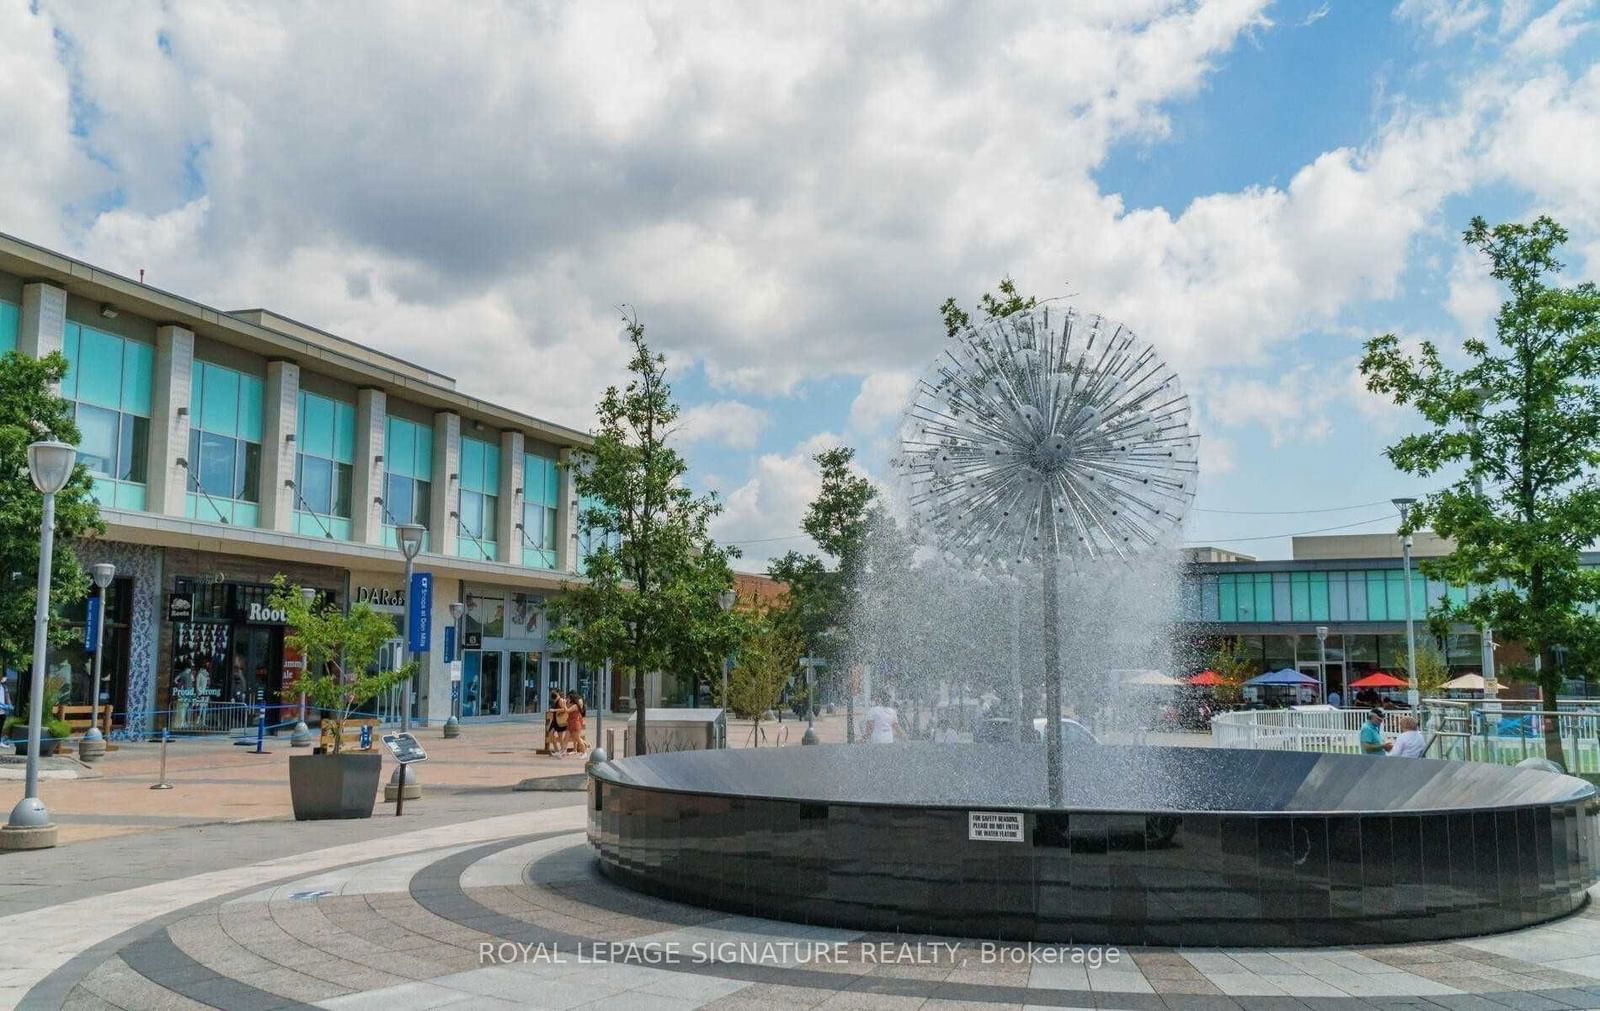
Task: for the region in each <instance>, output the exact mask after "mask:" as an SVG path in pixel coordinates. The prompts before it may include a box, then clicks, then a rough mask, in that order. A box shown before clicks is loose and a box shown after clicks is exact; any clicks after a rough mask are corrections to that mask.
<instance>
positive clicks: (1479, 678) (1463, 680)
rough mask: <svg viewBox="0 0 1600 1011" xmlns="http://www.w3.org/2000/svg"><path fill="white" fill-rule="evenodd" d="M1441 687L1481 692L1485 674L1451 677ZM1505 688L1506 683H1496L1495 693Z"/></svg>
mask: <svg viewBox="0 0 1600 1011" xmlns="http://www.w3.org/2000/svg"><path fill="white" fill-rule="evenodd" d="M1439 687H1440V688H1443V689H1446V690H1447V691H1452V692H1481V691H1483V675H1482V674H1463V675H1461V676H1460V677H1458V678H1451V679H1450V680H1449V681H1446V682H1445V683H1444V684H1442V685H1440V686H1439ZM1505 690H1506V686H1505V685H1501V684H1497V685H1495V694H1499V693H1500V692H1503V691H1505Z"/></svg>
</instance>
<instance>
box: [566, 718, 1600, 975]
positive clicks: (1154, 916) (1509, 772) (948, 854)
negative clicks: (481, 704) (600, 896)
mask: <svg viewBox="0 0 1600 1011" xmlns="http://www.w3.org/2000/svg"><path fill="white" fill-rule="evenodd" d="M1043 762H1044V755H1043V749H1042V748H1041V747H1037V746H1010V745H1006V746H999V745H981V744H973V745H932V744H923V743H902V744H893V745H853V746H852V745H836V746H817V747H808V748H781V749H780V748H773V749H770V750H737V751H693V752H675V753H666V754H656V755H645V756H640V757H635V758H627V759H621V760H618V761H612V762H606V763H604V764H601V765H597V766H595V767H594V769H593V776H592V778H591V780H590V785H589V791H590V792H589V840H590V842H591V844H592V845H593V846H594V849H595V851H596V853H597V854H598V857H599V865H600V869H601V871H602V873H604V874H605V875H606V876H607V877H608V878H611V879H613V880H615V881H618V882H620V883H622V884H625V885H627V886H629V887H632V888H635V889H638V890H639V891H643V892H647V893H650V894H652V895H657V896H662V897H665V898H670V899H675V900H679V901H683V902H688V903H693V904H695V905H700V906H707V907H711V908H715V909H723V910H727V911H729V912H733V913H740V914H745V915H750V916H760V917H769V918H773V919H782V920H793V921H797V922H802V923H812V924H825V925H829V926H835V927H849V928H856V929H862V930H875V931H904V932H914V933H933V934H947V935H957V936H967V937H980V938H995V939H1005V940H1038V941H1058V942H1069V943H1077V944H1085V943H1095V944H1127V945H1146V944H1148V945H1184V946H1236V945H1237V946H1263V945H1348V944H1371V943H1390V942H1400V941H1422V940H1436V939H1442V938H1450V937H1462V936H1468V935H1473V934H1484V933H1491V932H1495V931H1501V930H1509V929H1512V928H1515V927H1522V926H1527V925H1529V924H1533V923H1539V922H1541V921H1544V920H1549V919H1552V918H1554V917H1558V916H1561V915H1563V914H1566V913H1569V912H1571V911H1573V910H1575V909H1577V908H1578V907H1579V906H1581V905H1582V904H1583V902H1584V900H1585V896H1586V894H1587V889H1588V888H1589V886H1590V885H1592V884H1594V883H1595V880H1596V868H1597V866H1600V830H1597V819H1600V795H1597V792H1596V790H1595V787H1594V786H1592V785H1590V784H1589V783H1588V782H1586V781H1584V780H1581V779H1577V778H1574V777H1572V776H1563V775H1556V774H1552V773H1549V772H1543V771H1538V770H1532V769H1512V768H1505V767H1501V766H1494V765H1487V764H1482V763H1471V762H1444V761H1434V760H1430V759H1389V758H1373V757H1363V756H1357V755H1327V754H1309V753H1302V752H1283V751H1249V750H1233V749H1226V750H1225V749H1206V748H1156V747H1147V748H1131V747H1112V746H1101V747H1093V746H1090V747H1082V748H1071V749H1068V750H1067V752H1066V753H1065V755H1064V756H1063V764H1064V766H1065V777H1064V778H1065V783H1066V796H1065V798H1064V800H1065V802H1064V804H1063V805H1062V806H1060V807H1051V806H1049V805H1048V804H1047V802H1046V793H1045V789H1046V787H1045V777H1044V770H1043V767H1042V766H1043Z"/></svg>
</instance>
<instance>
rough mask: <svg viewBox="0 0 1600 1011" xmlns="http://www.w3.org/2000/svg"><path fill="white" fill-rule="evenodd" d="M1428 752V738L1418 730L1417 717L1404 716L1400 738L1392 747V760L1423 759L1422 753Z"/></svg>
mask: <svg viewBox="0 0 1600 1011" xmlns="http://www.w3.org/2000/svg"><path fill="white" fill-rule="evenodd" d="M1427 750H1428V741H1427V738H1425V737H1423V736H1422V731H1420V730H1418V729H1417V718H1416V717H1415V716H1404V717H1401V719H1400V736H1399V737H1396V738H1395V739H1394V743H1393V744H1392V745H1390V750H1389V757H1390V758H1421V757H1422V753H1423V752H1425V751H1427Z"/></svg>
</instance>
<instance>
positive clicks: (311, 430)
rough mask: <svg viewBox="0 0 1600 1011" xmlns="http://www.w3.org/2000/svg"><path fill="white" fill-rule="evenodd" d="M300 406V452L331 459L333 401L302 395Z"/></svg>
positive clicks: (312, 395)
mask: <svg viewBox="0 0 1600 1011" xmlns="http://www.w3.org/2000/svg"><path fill="white" fill-rule="evenodd" d="M300 405H301V406H300V409H301V415H300V452H302V453H306V454H308V455H310V456H320V457H322V458H323V459H325V460H326V459H332V458H333V401H331V400H328V399H326V398H324V397H319V396H316V395H315V394H311V393H303V394H301V395H300Z"/></svg>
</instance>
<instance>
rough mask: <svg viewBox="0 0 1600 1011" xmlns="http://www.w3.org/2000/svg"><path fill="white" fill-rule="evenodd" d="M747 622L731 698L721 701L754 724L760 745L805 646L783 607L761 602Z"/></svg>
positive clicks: (730, 676)
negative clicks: (763, 723)
mask: <svg viewBox="0 0 1600 1011" xmlns="http://www.w3.org/2000/svg"><path fill="white" fill-rule="evenodd" d="M743 621H744V622H745V623H746V625H745V629H744V636H743V641H742V643H741V645H740V646H739V658H738V661H737V662H736V663H735V664H734V665H733V670H732V671H730V672H729V673H728V698H726V699H719V700H718V701H719V702H721V704H722V705H724V706H725V707H727V708H728V709H730V710H732V711H733V714H734V715H735V716H739V717H742V718H744V719H747V720H752V721H754V724H755V725H754V726H753V727H752V728H751V730H750V733H751V736H752V737H753V738H754V739H755V740H756V742H757V744H758V745H759V742H760V736H761V719H762V717H764V716H765V715H766V714H767V712H768V711H769V710H771V709H774V708H776V707H777V706H778V705H779V704H780V702H781V701H782V699H783V690H784V688H785V687H786V686H787V685H788V683H789V679H790V678H792V677H794V673H795V671H796V670H797V669H798V668H799V666H800V658H801V656H803V655H804V652H803V651H804V648H805V647H804V643H803V642H802V641H801V639H800V635H799V630H798V628H797V626H796V625H795V624H794V623H793V622H792V621H790V620H788V619H787V616H786V615H785V614H784V609H783V608H779V607H775V606H773V605H770V604H768V605H761V604H759V603H758V604H756V605H755V606H754V608H752V609H751V610H749V611H747V612H746V613H745V614H744V616H743ZM719 694H720V689H719Z"/></svg>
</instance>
